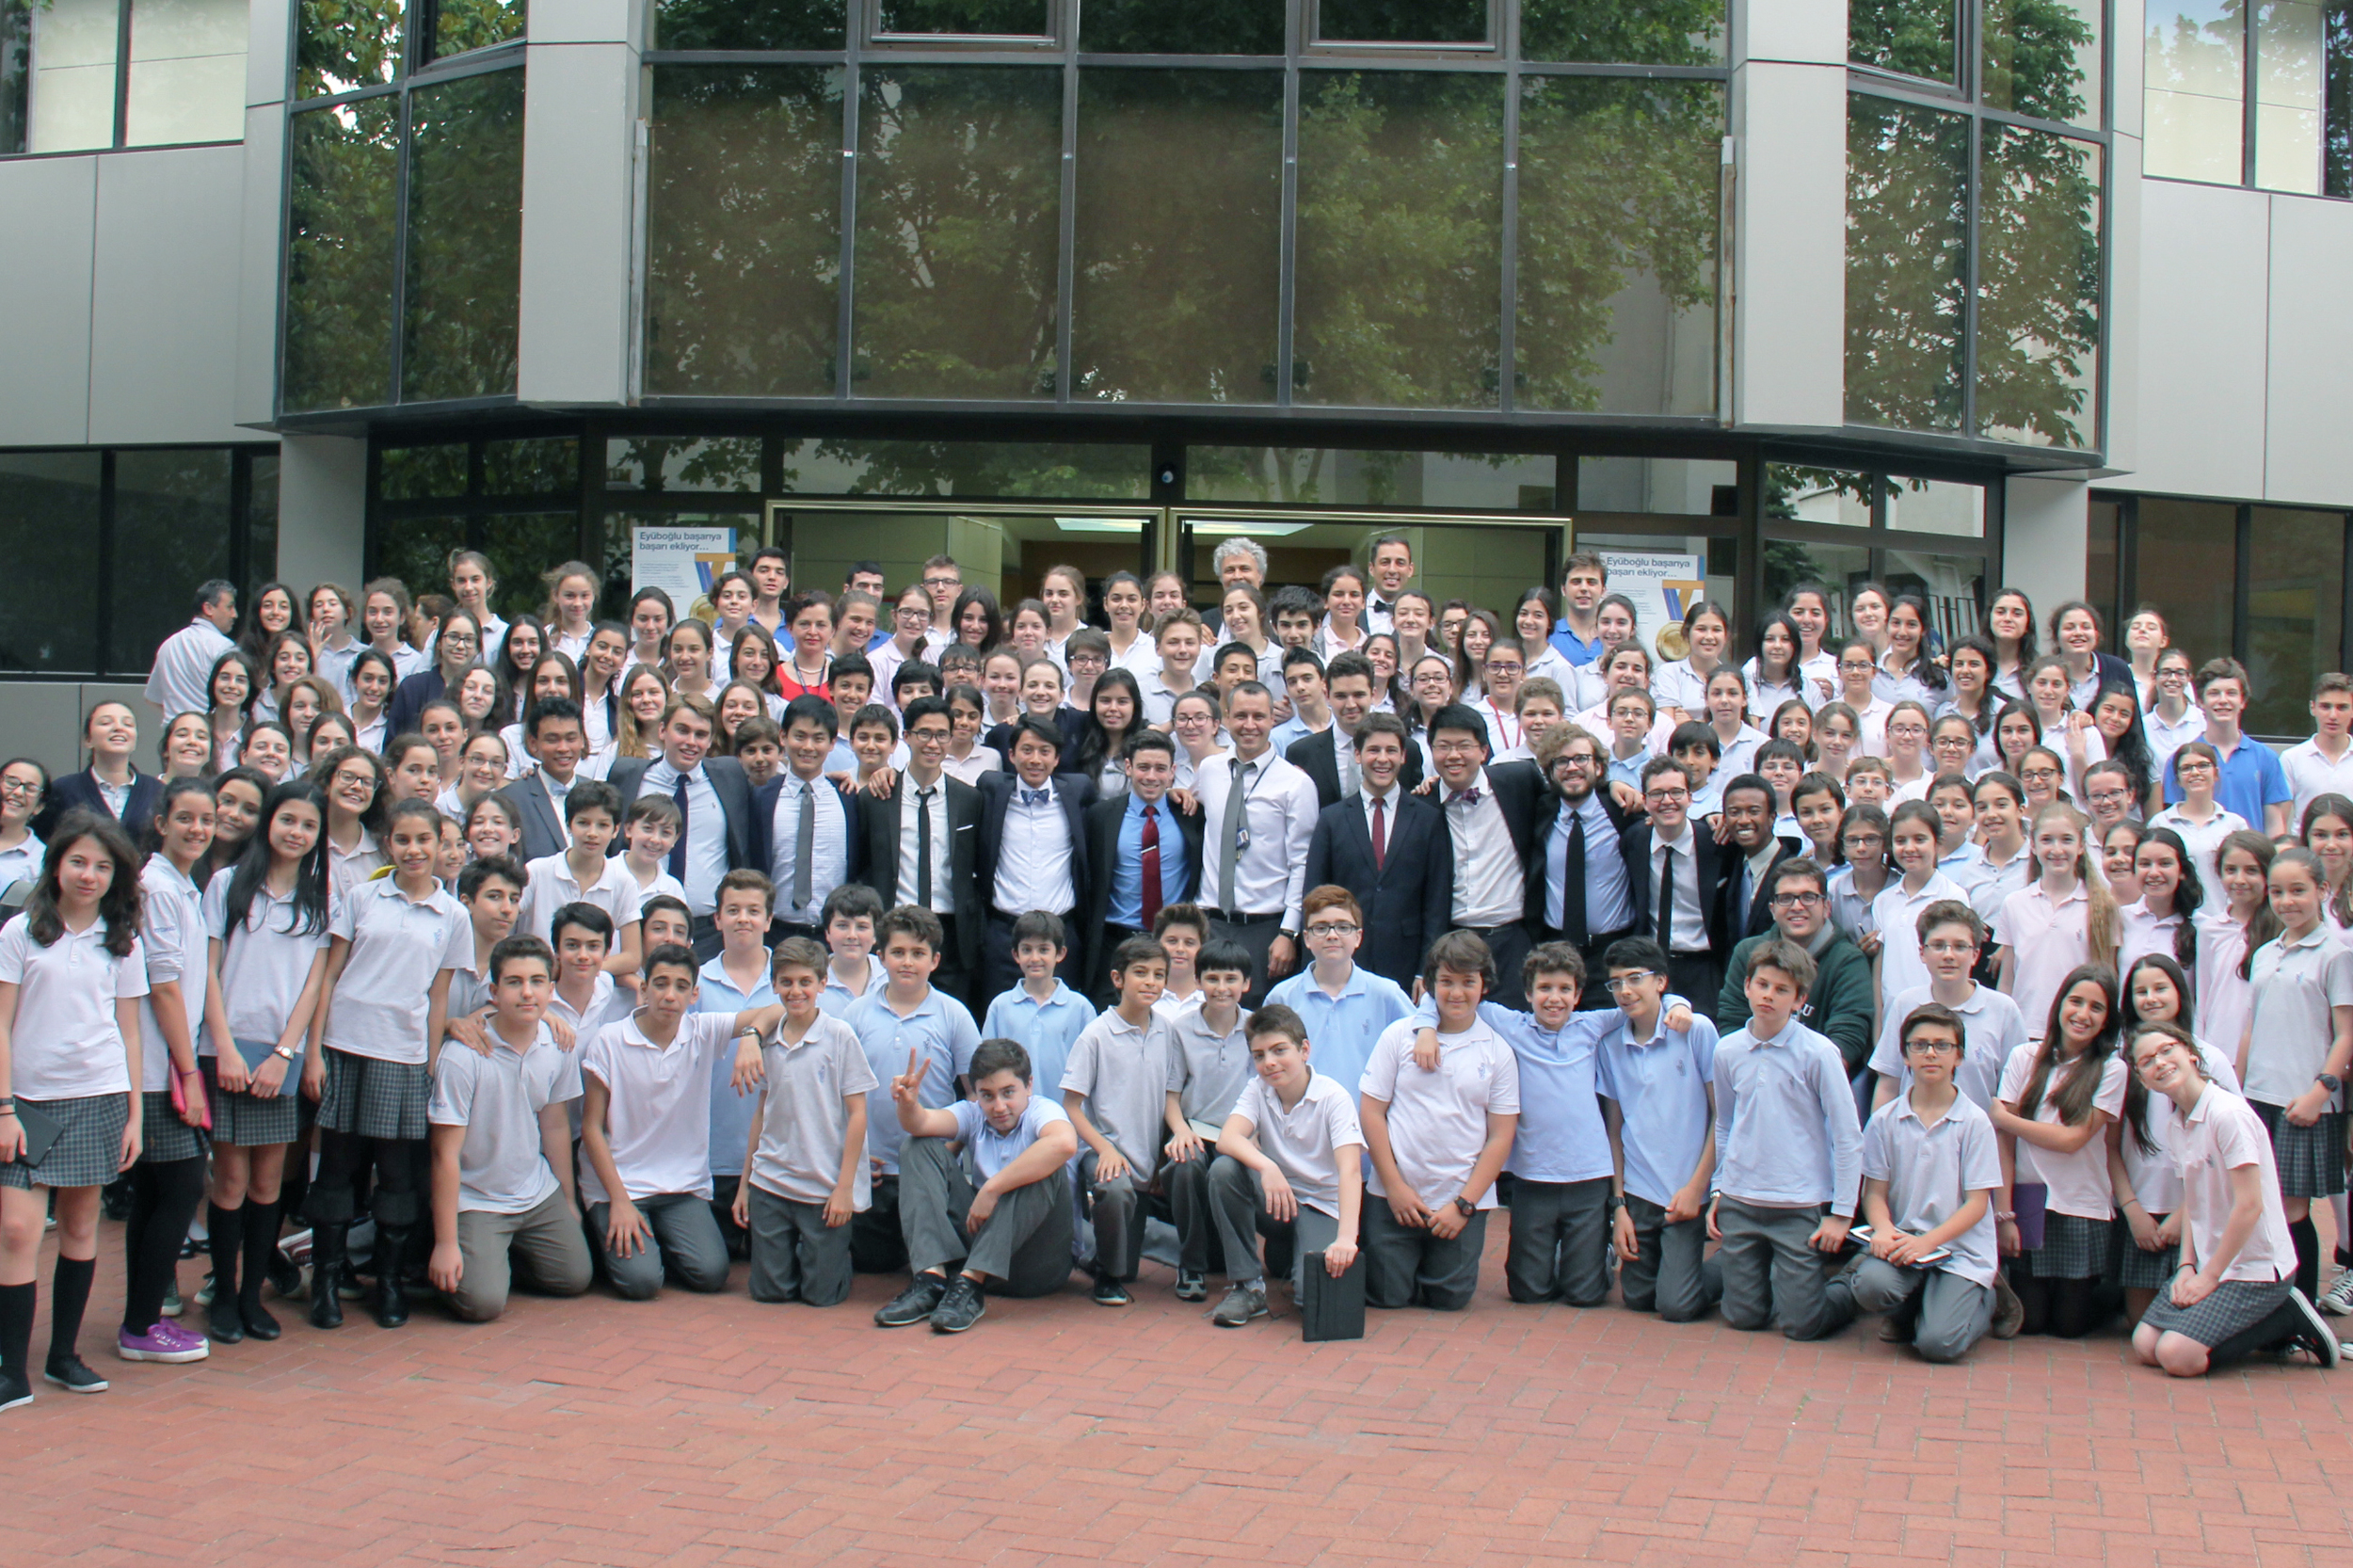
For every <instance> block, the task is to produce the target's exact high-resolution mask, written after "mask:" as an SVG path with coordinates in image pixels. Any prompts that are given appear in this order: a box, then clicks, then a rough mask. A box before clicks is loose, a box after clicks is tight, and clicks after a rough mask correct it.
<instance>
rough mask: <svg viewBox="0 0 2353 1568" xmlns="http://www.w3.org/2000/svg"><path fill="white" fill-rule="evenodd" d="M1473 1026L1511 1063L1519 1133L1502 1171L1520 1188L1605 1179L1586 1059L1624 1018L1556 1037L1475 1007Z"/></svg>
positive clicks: (1602, 1138) (1573, 1022)
mask: <svg viewBox="0 0 2353 1568" xmlns="http://www.w3.org/2000/svg"><path fill="white" fill-rule="evenodd" d="M1669 1005H1671V1004H1669ZM1437 1020H1438V1009H1437V1005H1436V1004H1435V1003H1434V1002H1433V1001H1431V1000H1430V999H1429V998H1427V997H1425V998H1423V999H1422V1000H1421V1003H1420V1005H1419V1006H1417V1007H1416V1008H1415V1009H1414V1022H1415V1023H1416V1024H1417V1025H1428V1026H1429V1027H1431V1028H1435V1027H1436V1026H1437ZM1479 1021H1480V1022H1481V1023H1483V1024H1485V1025H1486V1026H1487V1027H1488V1028H1489V1029H1492V1030H1494V1031H1495V1032H1497V1034H1499V1035H1501V1036H1502V1037H1503V1042H1504V1044H1506V1045H1508V1046H1510V1047H1511V1048H1512V1054H1513V1057H1515V1058H1516V1059H1517V1060H1518V1062H1519V1067H1520V1125H1519V1131H1518V1134H1517V1135H1516V1136H1515V1137H1514V1138H1513V1141H1512V1157H1511V1158H1510V1159H1509V1160H1505V1161H1504V1162H1503V1168H1504V1169H1505V1170H1507V1171H1509V1172H1511V1173H1512V1174H1513V1176H1517V1177H1519V1178H1520V1179H1521V1180H1522V1181H1592V1180H1594V1179H1595V1178H1597V1177H1606V1176H1609V1175H1611V1174H1612V1172H1613V1169H1614V1167H1613V1164H1612V1161H1611V1160H1610V1158H1609V1126H1608V1124H1606V1123H1605V1122H1603V1121H1602V1119H1601V1101H1600V1100H1599V1099H1598V1098H1596V1097H1595V1096H1596V1095H1597V1093H1598V1090H1597V1087H1596V1083H1595V1079H1594V1071H1593V1051H1594V1048H1595V1046H1597V1045H1598V1044H1599V1043H1600V1040H1601V1037H1602V1036H1603V1035H1605V1034H1607V1033H1609V1032H1610V1031H1611V1030H1613V1029H1618V1028H1621V1027H1622V1026H1623V1025H1624V1024H1625V1014H1624V1013H1622V1012H1620V1011H1618V1009H1616V1008H1614V1007H1609V1008H1604V1009H1602V1010H1600V1011H1598V1012H1593V1013H1574V1014H1571V1015H1570V1016H1569V1021H1568V1022H1567V1023H1565V1024H1562V1025H1561V1028H1560V1030H1559V1032H1554V1031H1552V1030H1548V1029H1546V1028H1545V1026H1544V1025H1542V1024H1540V1023H1538V1022H1537V1021H1536V1015H1535V1014H1533V1013H1522V1012H1519V1011H1517V1010H1515V1009H1513V1008H1510V1007H1505V1006H1503V1005H1502V1004H1501V1003H1499V1002H1493V1001H1482V1002H1481V1003H1480V1004H1479ZM1401 1070H1403V1069H1401Z"/></svg>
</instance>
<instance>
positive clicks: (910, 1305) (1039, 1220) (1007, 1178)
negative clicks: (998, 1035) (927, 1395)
mask: <svg viewBox="0 0 2353 1568" xmlns="http://www.w3.org/2000/svg"><path fill="white" fill-rule="evenodd" d="M970 1070H971V1076H972V1097H971V1098H970V1099H965V1100H958V1101H957V1102H956V1103H955V1104H954V1105H952V1106H951V1107H949V1108H948V1109H946V1110H944V1111H934V1110H931V1109H929V1108H928V1107H926V1106H924V1105H923V1104H921V1103H920V1100H919V1099H918V1098H917V1096H918V1095H919V1094H920V1092H921V1090H922V1087H923V1071H924V1069H923V1064H921V1063H920V1062H919V1061H918V1060H917V1059H916V1055H915V1053H914V1052H913V1051H909V1052H908V1053H907V1070H906V1072H905V1073H904V1074H902V1075H901V1076H899V1077H897V1078H894V1079H892V1080H890V1104H891V1109H892V1110H894V1111H895V1112H898V1116H899V1126H900V1127H901V1128H903V1129H904V1131H905V1133H906V1143H905V1144H904V1145H902V1147H901V1149H900V1151H899V1224H900V1225H901V1227H902V1228H903V1230H904V1234H905V1237H906V1246H907V1263H908V1266H909V1267H911V1268H912V1269H913V1270H914V1271H915V1282H914V1283H913V1284H912V1285H910V1286H908V1287H907V1288H905V1289H904V1290H902V1291H901V1292H900V1293H899V1294H898V1295H897V1296H896V1297H895V1298H893V1299H892V1300H891V1301H890V1302H889V1303H888V1304H887V1305H885V1306H884V1307H883V1308H882V1309H881V1310H880V1311H878V1312H876V1313H875V1314H874V1321H875V1322H877V1323H879V1324H880V1325H882V1326H883V1327H884V1328H905V1327H907V1326H908V1325H910V1324H913V1323H920V1322H922V1321H925V1320H929V1321H930V1323H931V1325H932V1328H933V1331H934V1332H936V1333H939V1334H962V1333H963V1332H964V1331H965V1330H967V1329H968V1328H970V1327H971V1326H972V1325H973V1324H975V1323H977V1322H979V1321H980V1320H981V1316H982V1314H983V1313H984V1312H985V1311H986V1310H987V1308H986V1306H985V1304H984V1303H983V1301H982V1291H983V1288H984V1286H986V1285H987V1284H989V1282H991V1281H994V1282H995V1283H996V1287H997V1289H998V1291H999V1293H1000V1294H1001V1295H1007V1296H1045V1295H1050V1294H1052V1293H1053V1292H1054V1291H1056V1290H1059V1289H1061V1288H1063V1286H1064V1285H1065V1284H1066V1283H1068V1281H1069V1279H1070V1240H1071V1236H1070V1231H1071V1218H1070V1212H1071V1211H1070V1176H1069V1165H1070V1161H1071V1159H1072V1157H1073V1156H1075V1155H1076V1154H1077V1153H1078V1152H1079V1135H1078V1132H1077V1131H1076V1129H1074V1128H1072V1127H1071V1125H1070V1118H1069V1116H1067V1115H1066V1114H1064V1112H1063V1108H1062V1107H1061V1106H1059V1105H1056V1104H1055V1103H1054V1102H1053V1101H1052V1100H1051V1099H1050V1098H1048V1097H1046V1096H1033V1095H1032V1093H1031V1089H1032V1084H1031V1081H1030V1053H1029V1052H1028V1051H1026V1050H1023V1049H1022V1048H1021V1047H1020V1046H1019V1045H1017V1044H1016V1043H1015V1042H1014V1041H1011V1040H983V1041H982V1042H981V1043H980V1045H979V1047H978V1048H976V1049H974V1051H973V1052H972V1065H971V1069H970ZM952 1143H953V1144H961V1145H963V1148H962V1152H961V1153H957V1152H954V1151H952V1149H951V1148H950V1146H949V1145H950V1144H952ZM951 1271H953V1272H951Z"/></svg>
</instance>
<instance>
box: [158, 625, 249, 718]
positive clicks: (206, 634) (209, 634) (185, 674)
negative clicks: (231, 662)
mask: <svg viewBox="0 0 2353 1568" xmlns="http://www.w3.org/2000/svg"><path fill="white" fill-rule="evenodd" d="M236 647H237V645H236V644H235V643H233V642H232V641H230V640H229V638H228V637H227V636H225V635H224V634H223V633H222V632H221V630H220V628H219V627H217V626H215V625H214V624H213V623H212V622H211V621H208V620H206V619H205V618H204V617H203V616H198V617H197V618H196V619H194V620H192V621H190V622H188V624H187V625H185V626H184V627H182V628H181V629H180V630H179V631H177V632H173V633H172V634H171V635H170V636H168V637H167V638H165V639H164V646H163V647H161V648H157V649H156V650H155V667H154V668H153V669H152V670H151V671H149V672H148V677H147V700H148V701H150V702H152V703H153V704H154V705H155V706H156V707H158V708H160V709H162V710H163V711H164V717H166V718H167V719H168V718H172V717H174V716H176V715H178V714H181V713H209V712H212V711H213V694H212V680H213V666H214V665H215V664H218V663H219V662H220V656H221V655H222V654H224V653H233V652H234V651H236Z"/></svg>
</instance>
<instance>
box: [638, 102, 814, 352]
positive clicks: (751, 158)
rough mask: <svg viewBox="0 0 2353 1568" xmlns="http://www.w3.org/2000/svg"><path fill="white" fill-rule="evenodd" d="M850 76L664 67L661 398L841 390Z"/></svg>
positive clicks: (653, 329) (651, 274) (653, 331)
mask: <svg viewBox="0 0 2353 1568" xmlns="http://www.w3.org/2000/svg"><path fill="white" fill-rule="evenodd" d="M842 77H843V72H842V71H841V70H840V68H839V67H828V66H686V65H664V66H657V67H655V68H654V72H653V117H652V118H653V136H652V167H651V170H650V172H649V174H648V190H647V206H648V216H647V241H646V244H647V281H646V369H645V374H646V390H647V391H648V392H703V393H711V394H720V395H732V396H753V397H790V396H824V395H825V394H827V393H829V392H832V391H833V388H834V381H835V377H836V374H837V370H836V362H835V356H836V352H837V347H838V344H840V271H841V218H840V211H841V84H842Z"/></svg>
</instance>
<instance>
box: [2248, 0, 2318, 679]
mask: <svg viewBox="0 0 2353 1568" xmlns="http://www.w3.org/2000/svg"><path fill="white" fill-rule="evenodd" d="M2321 32H2322V24H2321V8H2320V6H2319V4H2318V3H2317V0H2265V4H2263V5H2261V6H2259V7H2257V8H2256V9H2255V184H2259V185H2262V186H2264V187H2265V188H2266V189H2269V190H2285V191H2299V192H2302V193H2303V194H2305V195H2307V196H2317V195H2319V194H2320V185H2321V168H2320V164H2321V88H2320V83H2321V47H2322V46H2321ZM2298 712H2302V710H2300V709H2299V710H2298Z"/></svg>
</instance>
